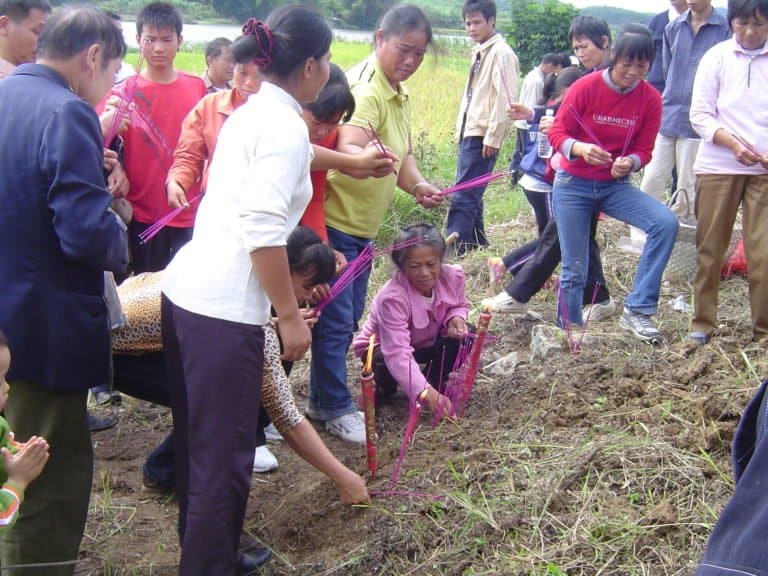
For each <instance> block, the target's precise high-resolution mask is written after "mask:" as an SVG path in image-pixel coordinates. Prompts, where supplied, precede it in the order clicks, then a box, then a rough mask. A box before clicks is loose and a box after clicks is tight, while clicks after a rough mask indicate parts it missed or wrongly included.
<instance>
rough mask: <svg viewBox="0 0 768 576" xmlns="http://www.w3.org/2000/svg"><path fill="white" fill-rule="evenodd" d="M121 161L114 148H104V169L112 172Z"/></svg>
mask: <svg viewBox="0 0 768 576" xmlns="http://www.w3.org/2000/svg"><path fill="white" fill-rule="evenodd" d="M119 162H120V161H119V160H118V157H117V152H115V151H114V150H110V149H109V148H104V164H103V166H104V170H105V171H106V172H112V170H114V169H115V166H117V165H118V163H119Z"/></svg>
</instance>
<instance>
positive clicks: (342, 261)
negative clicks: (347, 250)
mask: <svg viewBox="0 0 768 576" xmlns="http://www.w3.org/2000/svg"><path fill="white" fill-rule="evenodd" d="M333 257H334V259H335V260H336V275H337V276H338V275H339V274H340V273H341V271H342V270H344V267H345V266H346V265H347V257H346V256H344V254H342V253H341V252H339V251H338V250H334V251H333Z"/></svg>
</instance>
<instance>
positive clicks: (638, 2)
mask: <svg viewBox="0 0 768 576" xmlns="http://www.w3.org/2000/svg"><path fill="white" fill-rule="evenodd" d="M566 1H567V2H568V3H569V4H573V5H574V6H576V7H577V8H584V7H586V6H616V7H617V8H626V9H627V10H636V11H637V12H661V11H662V10H664V9H665V8H669V0H566ZM712 4H713V5H715V6H722V7H725V6H726V5H727V4H728V3H727V1H726V0H714V1H713V2H712Z"/></svg>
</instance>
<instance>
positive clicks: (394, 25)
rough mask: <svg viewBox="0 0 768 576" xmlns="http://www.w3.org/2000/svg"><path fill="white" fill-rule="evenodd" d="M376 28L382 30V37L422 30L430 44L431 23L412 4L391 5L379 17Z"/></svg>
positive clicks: (420, 10) (422, 12)
mask: <svg viewBox="0 0 768 576" xmlns="http://www.w3.org/2000/svg"><path fill="white" fill-rule="evenodd" d="M376 28H377V29H378V30H381V31H382V33H383V34H384V38H390V37H392V36H400V35H401V34H405V33H406V32H412V31H414V30H422V31H424V33H425V34H426V35H427V45H430V44H432V24H431V23H430V22H429V18H427V15H426V14H425V13H424V11H423V10H422V9H421V8H419V7H418V6H414V5H413V4H399V5H397V6H392V8H390V9H389V10H387V11H386V12H385V13H384V15H383V16H382V17H381V20H379V25H378V26H377V27H376Z"/></svg>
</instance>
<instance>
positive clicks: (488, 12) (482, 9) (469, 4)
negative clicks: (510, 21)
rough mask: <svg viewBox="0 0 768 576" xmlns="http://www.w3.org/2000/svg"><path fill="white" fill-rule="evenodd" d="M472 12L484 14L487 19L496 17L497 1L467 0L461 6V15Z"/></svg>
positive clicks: (464, 16) (463, 16) (465, 15)
mask: <svg viewBox="0 0 768 576" xmlns="http://www.w3.org/2000/svg"><path fill="white" fill-rule="evenodd" d="M470 14H482V15H483V17H484V18H485V19H486V20H490V19H491V18H496V2H494V0H466V1H465V2H464V6H462V7H461V17H462V18H466V17H467V16H469V15H470Z"/></svg>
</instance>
